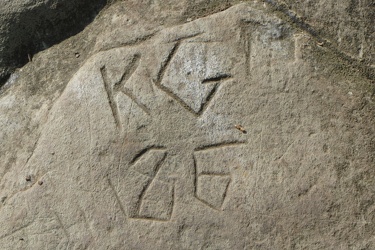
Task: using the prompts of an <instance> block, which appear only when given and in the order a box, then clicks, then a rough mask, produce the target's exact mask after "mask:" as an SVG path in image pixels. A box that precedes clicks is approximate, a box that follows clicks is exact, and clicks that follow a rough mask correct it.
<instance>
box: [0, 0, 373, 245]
mask: <svg viewBox="0 0 375 250" xmlns="http://www.w3.org/2000/svg"><path fill="white" fill-rule="evenodd" d="M167 2H168V1H165V2H157V1H156V2H154V4H155V5H157V4H156V3H160V5H157V6H151V7H150V10H149V11H150V12H148V13H153V15H144V14H145V12H144V11H145V9H143V8H142V7H140V5H142V3H138V4H139V5H137V2H136V1H134V2H133V1H129V2H127V3H124V2H118V3H116V4H114V5H112V6H111V7H109V8H108V9H107V10H105V11H104V12H103V13H102V15H101V16H100V17H99V18H98V19H97V20H96V21H95V22H94V23H93V24H92V25H90V26H89V27H87V29H86V30H85V31H84V32H83V33H82V34H79V35H78V36H76V37H72V38H70V39H68V40H66V41H64V42H63V43H61V44H59V45H57V46H56V47H53V48H50V49H48V50H46V51H44V52H41V53H40V54H38V55H37V56H36V57H35V60H33V62H31V63H28V64H27V65H26V66H25V67H24V68H22V69H21V70H19V71H17V72H16V73H15V74H13V76H12V81H11V82H10V81H8V83H7V87H6V88H5V89H4V91H3V93H2V94H1V96H0V110H1V112H0V124H1V127H2V131H1V132H0V146H1V147H0V153H1V155H2V157H1V158H0V171H1V172H0V174H1V175H0V176H1V181H0V197H1V203H0V228H1V229H2V230H1V231H0V247H1V249H25V248H26V249H44V248H47V249H54V248H57V249H62V248H68V249H300V248H306V249H337V248H338V247H339V248H341V249H366V248H367V249H372V248H374V247H375V239H374V237H373V235H374V232H375V226H374V223H373V221H375V214H374V213H375V205H374V202H373V201H374V199H375V190H374V188H375V178H374V177H375V174H374V169H375V168H374V166H375V153H374V152H375V128H374V126H373V124H374V122H375V105H374V91H375V87H374V85H373V84H372V83H371V81H370V79H368V78H367V77H366V75H365V74H364V72H362V71H360V70H359V71H358V70H356V68H353V67H352V65H351V64H350V62H348V61H347V60H346V59H345V58H344V59H343V58H341V57H339V56H338V54H337V53H336V51H334V50H331V49H330V48H327V47H324V46H319V44H318V42H319V41H317V40H316V38H315V37H313V36H311V34H309V33H307V32H306V31H305V30H301V29H298V28H297V27H295V25H294V23H293V21H290V20H287V19H285V18H280V17H279V13H278V12H277V11H276V12H275V10H274V9H272V8H270V7H269V6H268V5H263V4H260V3H246V4H245V3H242V4H238V5H235V6H233V7H231V8H229V9H227V10H225V11H220V12H218V13H215V14H208V15H205V14H204V13H206V14H207V13H210V10H213V9H215V8H217V7H212V8H209V7H207V8H208V10H202V11H201V12H199V13H200V14H199V15H201V16H202V17H201V18H194V20H193V19H191V20H189V21H187V16H186V15H185V14H184V13H185V11H188V10H191V9H194V8H198V6H200V5H199V4H198V3H196V2H194V4H189V3H188V2H187V1H186V2H185V1H182V2H179V3H180V5H181V6H180V7H181V10H180V9H178V10H175V11H171V12H168V11H167V10H166V11H163V5H162V4H161V3H163V4H167ZM208 2H209V1H208ZM204 3H205V4H202V5H201V9H204V6H207V5H206V4H207V1H206V2H204ZM132 4H134V5H132ZM215 6H216V5H215ZM125 7H127V8H125ZM153 8H154V9H153ZM153 11H154V12H153ZM158 13H160V14H159V15H158ZM168 13H170V15H168ZM181 13H182V14H181ZM189 18H190V17H189ZM76 53H79V55H80V56H79V57H77V56H76ZM54 58H55V59H56V60H55V61H54V60H53V59H54ZM48 63H50V64H51V65H48ZM26 104H27V105H26Z"/></svg>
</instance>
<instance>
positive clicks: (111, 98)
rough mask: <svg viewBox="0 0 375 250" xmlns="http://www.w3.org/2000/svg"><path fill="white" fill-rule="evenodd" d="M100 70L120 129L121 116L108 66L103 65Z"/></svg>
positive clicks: (117, 126)
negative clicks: (109, 77) (111, 84)
mask: <svg viewBox="0 0 375 250" xmlns="http://www.w3.org/2000/svg"><path fill="white" fill-rule="evenodd" d="M100 72H101V74H102V78H103V83H104V88H105V91H106V93H107V98H108V103H109V106H110V107H111V112H112V116H113V119H114V121H115V124H116V128H118V129H119V128H120V126H121V123H120V117H119V114H118V109H117V104H116V102H115V100H114V98H113V91H112V88H111V86H110V81H109V79H108V74H107V69H106V67H105V66H103V67H102V68H100Z"/></svg>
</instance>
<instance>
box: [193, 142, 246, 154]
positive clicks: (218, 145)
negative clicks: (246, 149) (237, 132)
mask: <svg viewBox="0 0 375 250" xmlns="http://www.w3.org/2000/svg"><path fill="white" fill-rule="evenodd" d="M246 143H247V141H237V140H235V141H224V142H220V143H215V144H207V145H203V146H200V147H197V148H195V151H203V150H209V149H215V148H223V147H230V146H238V145H243V144H246Z"/></svg>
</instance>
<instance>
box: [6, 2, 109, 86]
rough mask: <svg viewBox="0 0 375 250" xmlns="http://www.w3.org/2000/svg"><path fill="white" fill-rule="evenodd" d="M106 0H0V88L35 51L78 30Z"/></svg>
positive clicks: (93, 15)
mask: <svg viewBox="0 0 375 250" xmlns="http://www.w3.org/2000/svg"><path fill="white" fill-rule="evenodd" d="M106 2H107V1H106V0H95V1H92V0H91V1H82V0H81V1H74V0H38V1H36V0H1V3H0V86H1V85H2V84H3V83H4V80H6V79H7V78H8V76H9V75H10V74H11V73H12V72H13V71H14V70H15V68H17V67H20V66H23V65H24V64H25V63H26V62H28V61H30V60H32V57H33V56H34V54H36V53H37V52H38V51H40V50H43V49H46V48H48V47H51V46H52V45H54V44H56V43H57V42H60V41H62V40H63V39H66V38H68V37H69V36H72V35H73V34H75V33H77V32H79V31H81V30H82V29H83V28H84V26H85V25H87V24H88V23H89V22H90V21H91V20H92V19H93V18H94V17H95V15H96V14H97V13H98V11H99V10H100V9H101V8H102V7H104V6H105V4H106Z"/></svg>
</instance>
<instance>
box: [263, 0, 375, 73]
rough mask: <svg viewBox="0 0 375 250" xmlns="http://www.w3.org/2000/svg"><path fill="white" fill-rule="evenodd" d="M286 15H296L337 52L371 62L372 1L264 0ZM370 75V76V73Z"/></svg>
mask: <svg viewBox="0 0 375 250" xmlns="http://www.w3.org/2000/svg"><path fill="white" fill-rule="evenodd" d="M266 2H268V3H272V4H273V5H275V6H276V7H277V8H278V9H279V10H281V11H282V12H284V13H285V14H287V15H289V16H296V17H297V18H299V20H301V21H303V23H304V24H307V25H308V27H310V28H311V29H312V30H313V32H314V33H315V34H316V35H319V36H321V37H322V38H326V39H327V41H328V42H330V43H332V44H333V45H334V47H336V48H338V49H339V50H340V51H341V53H343V54H344V55H347V56H348V57H349V58H351V59H353V60H359V61H361V62H362V64H365V65H367V66H368V67H374V66H375V47H374V46H375V45H374V42H373V41H374V39H375V26H374V23H375V14H374V13H375V3H374V1H372V0H363V1H359V0H343V1H334V0H319V1H294V0H266ZM373 77H374V76H373Z"/></svg>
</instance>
